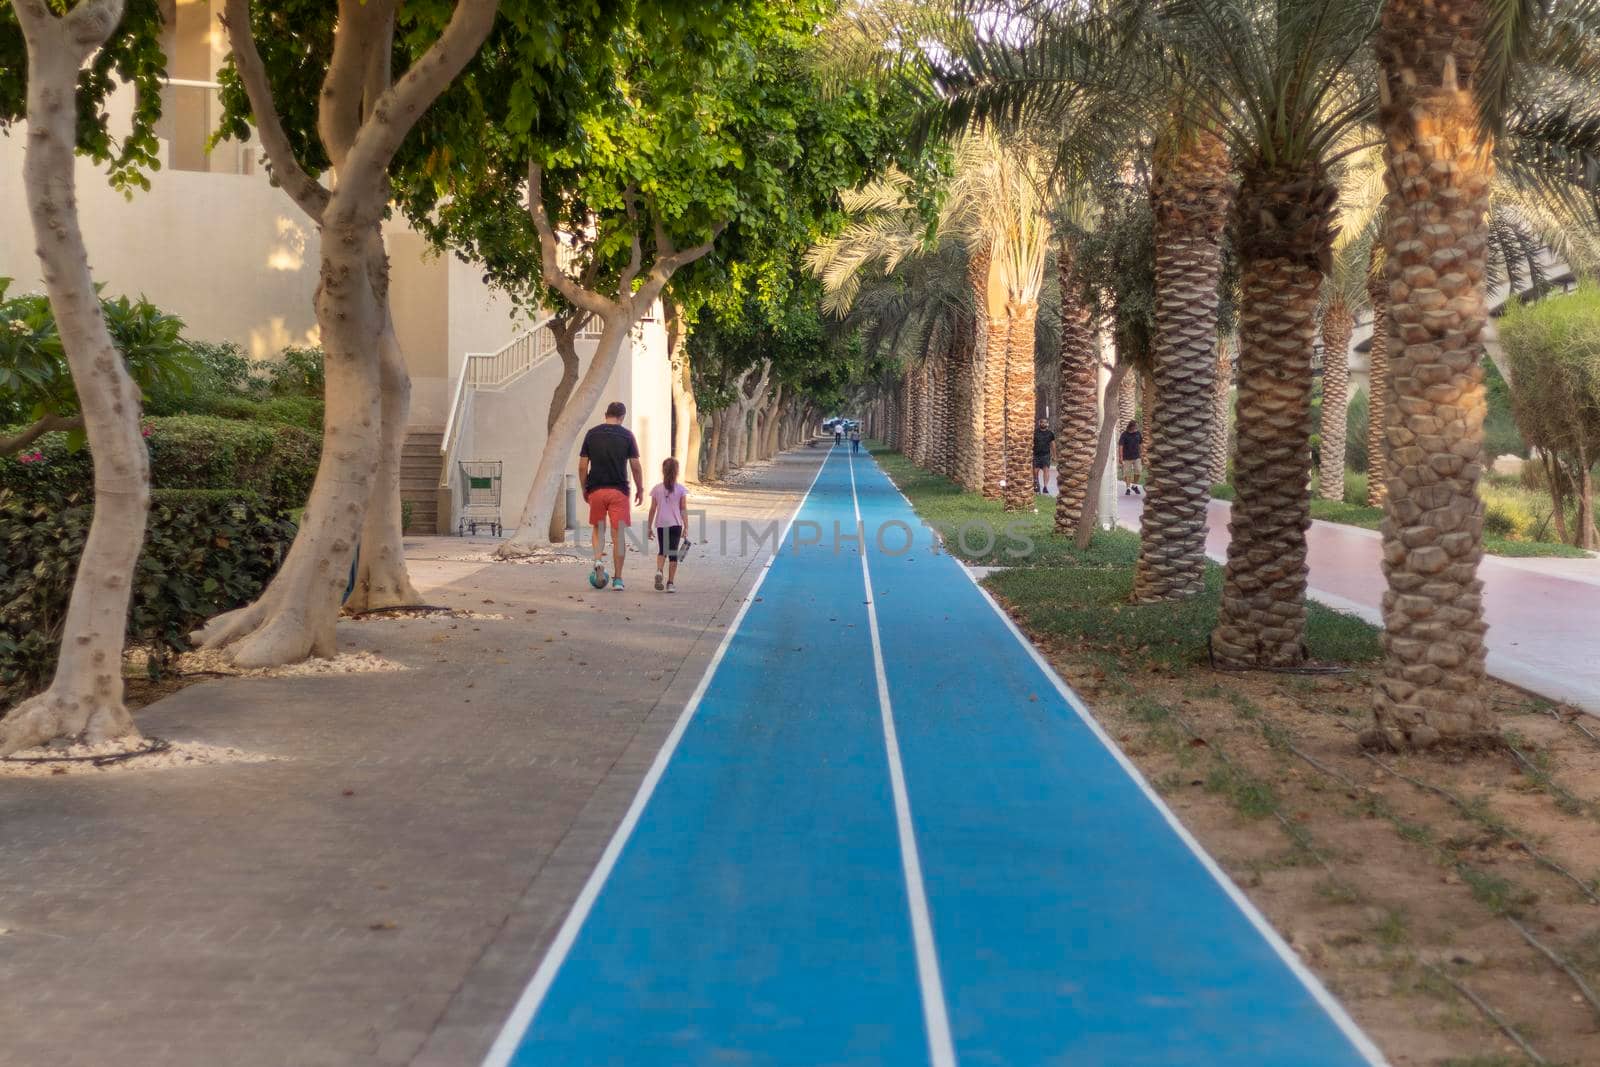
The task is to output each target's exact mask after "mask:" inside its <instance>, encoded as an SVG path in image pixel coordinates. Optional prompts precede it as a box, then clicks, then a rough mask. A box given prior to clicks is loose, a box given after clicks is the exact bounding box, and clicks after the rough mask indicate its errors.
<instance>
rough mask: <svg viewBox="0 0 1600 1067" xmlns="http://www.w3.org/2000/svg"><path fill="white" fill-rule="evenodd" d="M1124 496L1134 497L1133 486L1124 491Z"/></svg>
mask: <svg viewBox="0 0 1600 1067" xmlns="http://www.w3.org/2000/svg"><path fill="white" fill-rule="evenodd" d="M1122 495H1123V496H1132V495H1133V486H1131V485H1130V486H1128V488H1126V489H1124V490H1123V491H1122Z"/></svg>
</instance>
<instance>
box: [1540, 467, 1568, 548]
mask: <svg viewBox="0 0 1600 1067" xmlns="http://www.w3.org/2000/svg"><path fill="white" fill-rule="evenodd" d="M1539 458H1540V462H1542V463H1543V464H1544V471H1545V477H1546V478H1548V479H1549V481H1550V509H1551V510H1550V518H1551V520H1552V521H1553V522H1554V523H1555V526H1556V537H1557V538H1559V539H1560V540H1561V542H1562V543H1563V544H1570V543H1572V534H1571V532H1570V531H1568V529H1567V500H1566V495H1567V489H1566V484H1565V481H1564V479H1565V478H1566V476H1567V474H1566V470H1565V469H1564V468H1563V467H1562V464H1561V460H1560V459H1559V458H1557V456H1556V454H1555V453H1554V452H1548V451H1547V452H1541V453H1540V454H1539Z"/></svg>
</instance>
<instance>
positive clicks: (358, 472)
mask: <svg viewBox="0 0 1600 1067" xmlns="http://www.w3.org/2000/svg"><path fill="white" fill-rule="evenodd" d="M498 7H499V4H498V0H459V2H458V3H456V4H454V5H453V6H451V5H442V4H415V5H414V4H406V5H401V4H399V3H398V2H397V0H339V2H338V3H337V4H335V5H328V4H316V3H311V2H309V0H281V2H276V3H263V4H252V2H251V0H229V2H228V4H227V6H226V14H225V23H226V25H227V29H228V35H229V41H230V44H231V46H232V52H231V61H230V66H229V67H228V68H227V69H225V70H224V71H223V72H222V73H221V75H220V77H221V80H222V82H223V84H224V85H225V87H226V91H225V92H224V103H225V104H226V105H227V108H228V114H227V116H226V117H225V119H224V124H223V128H222V130H221V131H219V132H220V135H231V136H234V137H237V138H238V139H240V140H243V139H245V137H247V136H248V134H249V129H247V126H248V127H253V128H254V131H255V133H256V135H257V137H258V138H259V140H260V143H261V146H262V149H263V152H264V154H265V156H266V159H267V164H268V167H269V169H270V171H271V174H272V178H273V181H274V182H275V183H276V184H277V185H278V186H279V187H280V188H281V189H282V190H283V192H284V193H285V195H286V196H288V197H289V199H290V200H291V201H293V203H294V204H295V205H296V206H297V207H298V208H299V209H300V210H301V211H302V212H304V213H305V215H306V216H307V217H308V218H309V219H310V220H311V221H312V222H313V223H314V224H315V225H316V226H317V227H318V229H319V231H320V234H321V241H320V255H321V259H322V264H321V284H320V285H319V286H318V289H317V294H316V300H315V303H316V311H317V325H318V329H319V331H320V334H321V338H322V345H323V349H324V357H325V358H324V364H323V374H324V376H325V382H326V406H325V417H324V431H323V432H324V446H323V449H322V459H321V465H320V467H319V469H318V473H317V480H316V483H315V485H314V486H313V488H312V491H311V496H310V499H309V500H308V502H307V505H306V511H305V518H304V521H303V522H302V523H301V526H300V532H299V535H298V536H297V537H296V539H295V543H294V546H293V547H292V548H291V549H290V551H289V554H288V556H287V557H286V558H285V560H284V564H283V567H282V569H281V570H280V571H279V572H278V574H277V576H276V577H275V578H274V579H273V581H272V583H271V584H270V585H269V586H268V587H267V589H266V590H265V592H263V593H262V595H261V597H260V598H258V599H257V600H256V601H255V602H254V603H252V604H249V605H247V606H245V607H243V608H241V609H238V610H236V611H232V612H229V613H227V614H224V615H220V616H218V617H217V618H215V619H213V620H211V621H210V622H209V623H208V624H207V625H206V626H205V627H204V628H203V629H202V630H200V631H197V632H196V634H195V640H196V642H197V643H199V644H203V645H204V646H205V647H208V648H226V649H227V650H228V654H229V656H230V657H231V658H232V659H233V660H234V661H235V662H237V663H239V664H241V665H244V666H267V665H271V664H278V663H287V662H293V661H295V660H299V659H304V658H305V657H306V656H308V655H324V656H326V655H332V654H333V652H334V650H335V640H334V626H335V623H336V621H337V619H338V614H339V607H340V601H341V597H342V595H343V593H344V592H345V585H346V577H345V576H346V575H347V574H348V573H349V569H350V564H351V557H352V555H353V554H354V552H355V548H356V545H357V544H358V543H360V544H362V545H363V546H364V551H363V552H362V554H361V563H360V570H359V572H358V575H357V583H356V589H355V590H354V592H353V593H352V596H351V603H352V604H353V605H354V606H356V607H382V606H388V605H392V604H404V603H414V602H415V601H416V599H417V594H416V591H415V590H414V589H413V588H412V586H411V582H410V579H409V576H408V575H407V574H406V569H405V562H404V553H403V551H402V549H401V541H400V531H401V527H402V525H403V516H402V513H401V509H400V500H399V478H400V473H399V455H400V450H401V448H402V447H403V445H404V439H405V434H406V419H407V414H408V410H409V406H410V379H409V377H408V376H407V374H406V371H405V364H404V360H403V357H402V355H401V352H400V348H399V344H398V341H397V339H396V334H395V330H394V322H393V317H392V315H391V313H390V309H389V297H388V289H389V269H388V256H387V253H386V250H385V248H384V244H383V233H382V223H383V219H384V216H385V215H386V214H387V213H388V211H389V205H390V200H391V196H392V192H393V181H392V177H391V169H392V168H393V167H394V166H395V163H396V160H397V158H399V157H400V156H401V154H402V152H404V151H406V150H407V142H408V140H409V135H410V134H411V132H412V130H413V129H414V128H415V127H416V126H417V125H418V124H419V123H420V122H421V121H422V120H423V118H424V116H426V115H427V114H429V112H430V109H431V107H432V105H433V103H434V102H435V101H436V100H437V99H438V97H439V96H440V95H441V94H442V93H444V92H445V90H446V89H447V88H448V87H449V85H450V84H451V82H452V81H454V79H455V78H456V76H457V75H459V74H460V73H461V71H462V70H463V69H464V68H465V67H466V66H467V65H468V64H469V63H470V62H471V61H472V60H473V58H474V56H475V55H476V54H477V52H478V50H479V48H480V46H481V45H482V44H483V41H484V39H485V37H487V36H488V34H489V31H490V29H491V28H492V27H493V26H494V24H495V19H496V13H497V10H498ZM325 171H331V172H332V173H333V175H334V176H335V178H336V181H334V182H332V183H330V184H324V182H323V181H322V180H321V175H322V174H323V172H325Z"/></svg>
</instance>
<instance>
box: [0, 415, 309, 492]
mask: <svg viewBox="0 0 1600 1067" xmlns="http://www.w3.org/2000/svg"><path fill="white" fill-rule="evenodd" d="M145 427H146V443H147V444H148V445H149V448H150V484H151V487H152V488H154V489H158V490H159V489H228V490H230V491H232V492H235V493H238V492H241V491H247V492H252V493H255V494H257V495H259V496H260V497H261V498H262V500H263V502H264V503H265V504H266V505H268V506H270V507H273V508H279V509H288V508H296V507H300V506H302V505H304V504H305V502H306V497H307V496H308V495H310V492H311V483H312V481H313V480H314V479H315V478H316V473H317V461H318V459H319V458H320V456H321V448H322V441H321V437H320V436H319V435H318V434H315V433H312V432H311V431H309V430H306V429H303V428H301V427H299V426H294V425H288V424H284V423H277V424H272V423H262V422H241V421H239V420H237V419H222V418H216V417H214V416H210V415H175V416H172V417H170V418H155V419H147V420H145ZM30 452H37V454H38V456H39V458H38V459H37V460H34V461H31V462H23V461H22V460H21V459H19V458H16V457H3V458H0V489H11V490H13V491H15V492H16V493H17V494H18V495H19V496H22V497H26V498H29V499H49V498H51V497H70V496H75V495H76V496H82V497H84V498H85V499H87V498H88V497H89V496H90V495H91V494H92V492H93V488H94V465H93V460H92V459H91V458H90V455H89V450H88V449H87V448H84V449H79V450H78V451H76V452H74V451H72V450H70V449H69V448H68V447H67V438H66V435H65V434H61V433H54V434H46V435H45V436H44V437H42V438H40V439H39V440H38V441H37V442H35V444H34V445H33V446H32V449H31V450H30Z"/></svg>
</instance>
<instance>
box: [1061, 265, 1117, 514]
mask: <svg viewBox="0 0 1600 1067" xmlns="http://www.w3.org/2000/svg"><path fill="white" fill-rule="evenodd" d="M1073 253H1074V250H1073V247H1072V245H1071V243H1070V242H1068V241H1062V242H1061V244H1060V247H1059V249H1058V251H1057V253H1056V264H1057V267H1058V270H1059V273H1060V277H1061V362H1060V366H1059V368H1058V371H1057V377H1058V382H1059V384H1058V385H1057V387H1056V395H1057V405H1056V411H1057V416H1058V417H1057V419H1056V519H1055V525H1056V532H1057V533H1060V534H1066V533H1070V532H1072V531H1074V530H1076V529H1077V528H1078V516H1079V515H1080V514H1082V512H1083V506H1084V501H1085V500H1086V499H1087V498H1088V496H1089V494H1090V492H1092V490H1091V488H1090V484H1091V483H1090V481H1089V473H1090V468H1091V466H1092V465H1093V464H1094V453H1095V444H1096V443H1097V439H1098V438H1099V434H1098V433H1097V432H1096V426H1095V422H1096V419H1095V416H1096V414H1097V412H1096V409H1095V375H1096V373H1097V371H1098V369H1099V365H1100V352H1099V346H1098V345H1096V344H1095V337H1094V330H1093V329H1092V323H1091V322H1090V320H1089V309H1088V308H1086V307H1084V305H1083V300H1082V298H1081V296H1080V295H1079V293H1078V286H1077V278H1076V275H1075V271H1074V260H1073ZM1120 380H1121V379H1120V378H1119V379H1118V381H1119V382H1120ZM1106 411H1107V412H1109V413H1110V414H1111V422H1112V423H1113V424H1114V423H1115V422H1116V398H1115V396H1113V397H1112V398H1111V402H1110V403H1108V404H1107V405H1106Z"/></svg>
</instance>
